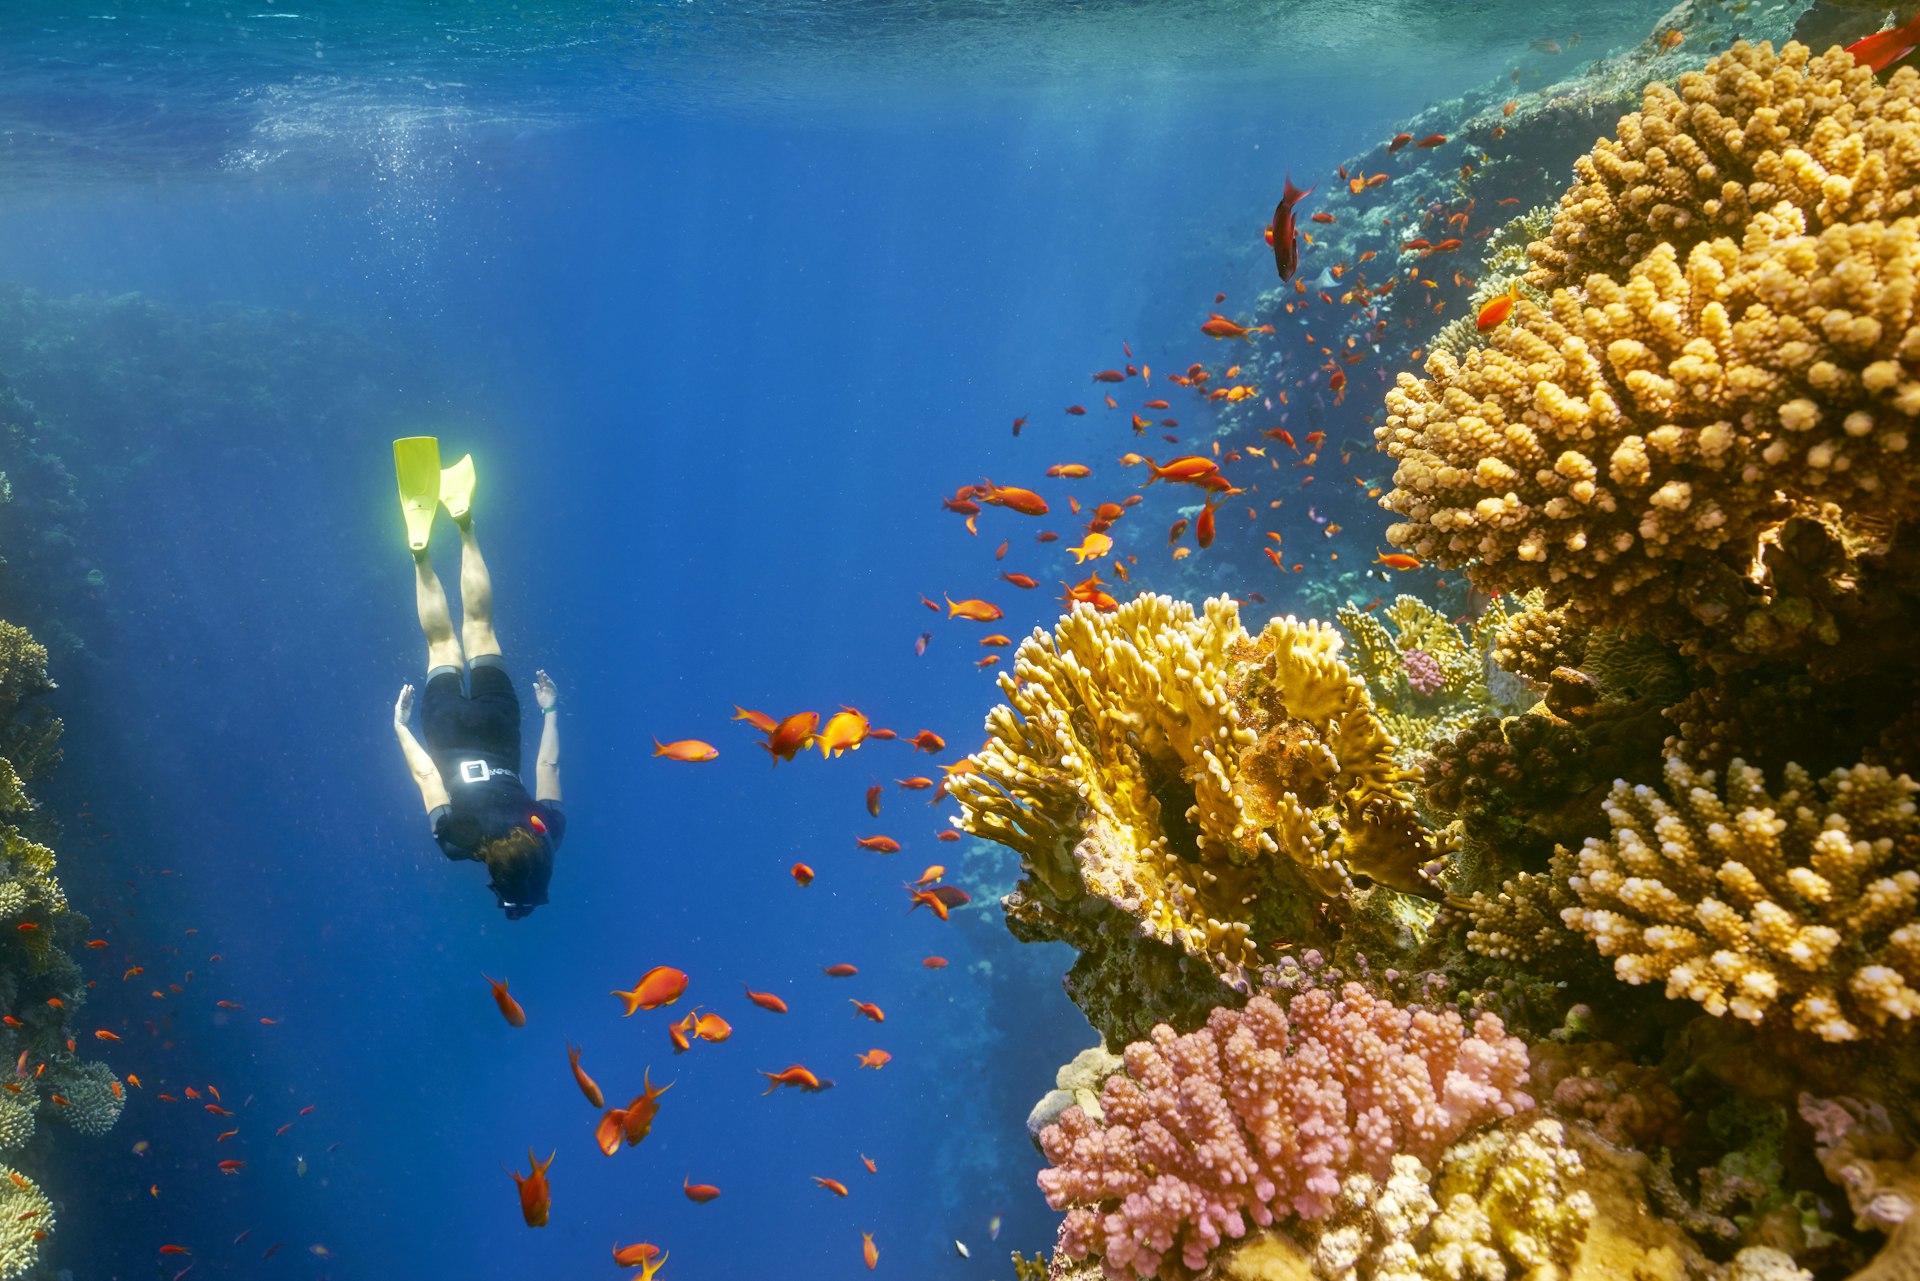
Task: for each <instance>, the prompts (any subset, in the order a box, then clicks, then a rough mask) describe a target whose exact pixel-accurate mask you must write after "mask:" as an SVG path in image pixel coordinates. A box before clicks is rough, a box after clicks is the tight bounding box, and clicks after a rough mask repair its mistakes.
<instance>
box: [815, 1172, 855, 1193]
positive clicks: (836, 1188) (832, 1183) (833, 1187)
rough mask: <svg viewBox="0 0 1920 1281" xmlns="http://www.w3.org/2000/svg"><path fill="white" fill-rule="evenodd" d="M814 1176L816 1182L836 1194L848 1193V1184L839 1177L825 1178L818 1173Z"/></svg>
mask: <svg viewBox="0 0 1920 1281" xmlns="http://www.w3.org/2000/svg"><path fill="white" fill-rule="evenodd" d="M812 1178H813V1181H814V1182H815V1183H817V1184H819V1185H820V1186H821V1187H823V1188H825V1189H826V1190H827V1191H829V1192H831V1193H833V1194H834V1195H835V1196H845V1195H846V1194H847V1185H846V1184H844V1183H842V1182H840V1180H838V1179H823V1178H821V1177H820V1176H819V1175H817V1174H816V1175H813V1176H812Z"/></svg>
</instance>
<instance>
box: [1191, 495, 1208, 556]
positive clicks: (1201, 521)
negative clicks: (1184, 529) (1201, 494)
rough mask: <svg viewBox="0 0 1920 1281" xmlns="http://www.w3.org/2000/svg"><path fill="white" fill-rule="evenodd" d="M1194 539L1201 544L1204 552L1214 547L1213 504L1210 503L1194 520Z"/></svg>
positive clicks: (1202, 508)
mask: <svg viewBox="0 0 1920 1281" xmlns="http://www.w3.org/2000/svg"><path fill="white" fill-rule="evenodd" d="M1193 538H1194V541H1195V542H1197V543H1199V544H1200V548H1201V550H1202V551H1204V550H1206V549H1207V548H1209V547H1211V546H1213V503H1212V502H1208V503H1207V504H1206V505H1205V506H1203V507H1201V508H1200V514H1199V515H1198V516H1196V517H1194V520H1193Z"/></svg>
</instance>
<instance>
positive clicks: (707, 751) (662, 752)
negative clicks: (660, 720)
mask: <svg viewBox="0 0 1920 1281" xmlns="http://www.w3.org/2000/svg"><path fill="white" fill-rule="evenodd" d="M653 754H654V755H655V756H664V757H666V758H667V759H668V760H670V761H687V762H689V763H693V762H697V761H711V760H714V759H716V758H718V757H719V755H720V749H719V748H717V747H715V746H714V745H713V744H712V743H703V742H701V741H700V740H699V739H697V738H682V739H676V740H674V741H673V742H671V743H663V742H661V741H660V740H659V739H657V738H656V739H654V740H653Z"/></svg>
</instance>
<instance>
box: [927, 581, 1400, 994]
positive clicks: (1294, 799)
mask: <svg viewBox="0 0 1920 1281" xmlns="http://www.w3.org/2000/svg"><path fill="white" fill-rule="evenodd" d="M1340 646H1341V641H1340V637H1339V635H1338V633H1336V632H1335V631H1334V630H1333V629H1332V628H1330V627H1327V626H1325V625H1323V624H1319V623H1301V622H1298V621H1296V620H1294V619H1291V618H1282V619H1275V620H1274V621H1272V622H1271V623H1269V624H1268V625H1267V627H1266V628H1265V630H1263V631H1262V632H1261V633H1260V635H1259V636H1257V637H1256V636H1250V635H1249V634H1248V633H1247V632H1246V630H1245V629H1244V628H1243V627H1241V625H1240V618H1239V613H1238V611H1237V609H1236V608H1235V606H1234V604H1233V602H1231V601H1230V600H1227V599H1225V598H1216V599H1213V600H1210V601H1208V602H1207V603H1206V606H1205V609H1204V612H1203V613H1200V614H1196V613H1195V611H1194V609H1193V607H1192V606H1191V605H1188V604H1186V603H1184V602H1181V603H1176V602H1174V601H1173V600H1171V599H1169V598H1167V597H1164V596H1146V595H1143V596H1140V597H1138V598H1137V599H1135V600H1133V601H1131V602H1129V603H1127V604H1125V605H1122V606H1121V607H1120V608H1119V609H1118V610H1115V611H1113V612H1111V613H1106V614H1102V613H1099V612H1097V611H1095V610H1094V609H1093V608H1092V607H1090V606H1084V605H1082V606H1077V607H1076V608H1075V609H1074V611H1073V612H1072V613H1071V614H1069V615H1067V616H1066V617H1065V618H1063V619H1061V620H1060V622H1059V624H1058V625H1057V626H1056V627H1055V629H1054V632H1053V634H1052V635H1051V636H1049V635H1047V634H1046V633H1044V632H1039V631H1036V632H1035V633H1034V634H1033V635H1032V636H1031V637H1029V638H1028V639H1027V640H1026V641H1025V642H1023V643H1022V644H1021V646H1020V648H1019V650H1018V652H1017V653H1016V654H1015V656H1014V664H1013V673H1012V675H1010V676H1008V675H1002V676H1001V678H1000V689H1001V692H1002V693H1003V694H1004V695H1005V696H1006V699H1007V702H1006V703H1005V704H1002V705H1001V706H999V707H996V708H995V709H994V710H993V711H992V712H991V713H990V714H989V716H988V718H987V730H988V734H989V741H988V743H987V745H986V746H985V747H984V748H982V749H981V750H980V751H979V752H977V753H976V754H975V755H974V756H972V757H971V758H970V761H969V763H970V765H971V767H972V768H971V770H970V771H968V772H965V773H961V774H956V775H955V776H953V778H952V779H951V780H950V782H949V784H948V788H949V791H950V792H951V793H952V795H953V796H954V798H955V799H956V800H957V801H958V802H959V803H960V806H961V810H962V813H961V817H960V819H959V820H958V824H959V826H960V828H961V830H963V831H966V832H970V833H972V834H973V835H975V836H982V837H986V838H987V839H989V840H994V841H998V842H1000V843H1001V844H1003V845H1006V846H1009V847H1010V848H1012V849H1014V850H1017V851H1018V852H1019V853H1020V855H1021V856H1022V861H1023V864H1024V866H1025V868H1026V870H1027V872H1028V873H1029V875H1030V876H1031V877H1032V878H1033V880H1034V881H1036V882H1038V883H1039V885H1040V886H1041V887H1044V890H1045V892H1046V894H1047V895H1048V896H1050V898H1051V899H1052V901H1053V902H1054V903H1056V904H1058V905H1061V906H1062V907H1063V908H1065V907H1071V906H1072V905H1075V904H1078V903H1081V902H1082V901H1083V900H1085V899H1088V898H1092V899H1094V900H1099V901H1103V902H1105V903H1107V904H1111V905H1112V906H1114V907H1116V908H1117V909H1119V910H1120V911H1121V912H1122V913H1123V914H1125V915H1126V916H1128V917H1130V918H1132V919H1134V920H1136V921H1138V922H1141V925H1140V929H1141V932H1142V933H1143V934H1144V935H1145V936H1146V937H1149V938H1153V939H1157V940H1158V941H1160V942H1163V943H1168V944H1173V945H1175V946H1177V947H1179V948H1181V949H1183V950H1184V951H1185V952H1186V953H1187V954H1189V955H1192V956H1195V957H1201V958H1206V959H1208V960H1209V962H1210V963H1211V964H1213V965H1215V966H1223V967H1229V968H1231V967H1236V966H1240V965H1243V964H1245V963H1246V962H1248V961H1249V960H1251V959H1252V958H1253V955H1254V950H1255V940H1253V939H1250V937H1249V933H1250V923H1251V922H1252V921H1253V920H1254V919H1255V916H1256V914H1257V913H1261V912H1263V911H1264V912H1265V913H1267V914H1268V919H1267V923H1268V924H1271V923H1272V920H1273V915H1272V914H1275V913H1279V912H1282V911H1287V912H1296V913H1302V914H1305V913H1309V912H1310V910H1311V904H1312V902H1313V901H1317V899H1316V895H1317V896H1333V895H1338V894H1340V893H1342V892H1344V891H1345V890H1346V889H1347V888H1349V884H1350V883H1349V880H1348V876H1349V873H1350V872H1364V873H1365V874H1367V875H1368V876H1370V877H1372V878H1373V879H1375V880H1377V881H1380V882H1382V883H1384V884H1388V885H1392V886H1395V887H1396V888H1405V889H1410V890H1414V891H1416V892H1418V891H1420V890H1421V889H1423V885H1422V883H1421V882H1420V880H1419V878H1418V873H1417V868H1418V866H1419V864H1420V863H1422V862H1424V861H1426V860H1427V859H1430V858H1431V857H1433V855H1434V852H1435V851H1434V849H1433V846H1432V843H1431V841H1430V839H1429V838H1428V837H1427V835H1426V833H1424V832H1423V831H1422V830H1421V829H1420V828H1419V827H1418V825H1417V824H1415V823H1414V821H1413V818H1412V814H1411V809H1410V808H1409V805H1408V801H1409V797H1408V795H1407V793H1406V791H1405V786H1406V784H1407V782H1408V781H1409V780H1410V778H1411V777H1412V775H1411V774H1409V773H1408V772H1407V771H1405V770H1403V769H1401V768H1400V767H1398V766H1397V765H1395V764H1394V762H1393V752H1394V747H1395V744H1394V741H1393V738H1392V736H1391V735H1389V734H1388V733H1387V731H1386V729H1385V728H1384V727H1383V726H1382V725H1381V723H1380V720H1379V718H1378V717H1377V716H1376V715H1375V714H1374V711H1373V708H1372V706H1371V704H1370V703H1369V701H1368V699H1367V695H1366V691H1365V688H1364V686H1363V685H1362V683H1361V681H1360V680H1359V678H1358V677H1356V676H1354V674H1353V673H1352V672H1351V671H1349V670H1348V668H1347V667H1346V665H1345V664H1344V663H1342V662H1341V661H1340V659H1339V657H1338V651H1339V649H1340ZM1309 884H1310V885H1311V886H1312V887H1313V888H1312V889H1311V890H1309V889H1308V888H1307V886H1308V885H1309ZM1287 887H1291V889H1292V891H1293V892H1292V895H1291V897H1292V899H1293V900H1294V901H1293V902H1291V903H1289V904H1284V905H1283V904H1281V903H1279V902H1278V901H1276V896H1277V895H1280V894H1282V893H1284V892H1285V890H1286V888H1287Z"/></svg>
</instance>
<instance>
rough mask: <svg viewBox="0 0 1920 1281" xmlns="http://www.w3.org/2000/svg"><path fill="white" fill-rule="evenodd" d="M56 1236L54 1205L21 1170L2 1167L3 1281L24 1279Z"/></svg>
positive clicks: (0, 1242) (0, 1251)
mask: <svg viewBox="0 0 1920 1281" xmlns="http://www.w3.org/2000/svg"><path fill="white" fill-rule="evenodd" d="M52 1232H53V1203H52V1202H51V1201H49V1200H47V1195H46V1193H44V1192H42V1191H41V1190H40V1185H39V1184H37V1183H35V1182H34V1181H33V1180H32V1179H30V1178H28V1177H27V1176H26V1175H24V1174H22V1173H20V1172H19V1171H18V1170H12V1169H8V1168H7V1167H6V1166H4V1165H0V1281H14V1279H15V1278H18V1277H24V1276H26V1275H27V1274H28V1273H29V1272H31V1271H32V1270H33V1266H34V1265H35V1264H36V1263H38V1262H39V1261H40V1243H41V1242H42V1241H44V1240H46V1239H47V1237H48V1236H49V1235H51V1234H52Z"/></svg>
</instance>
